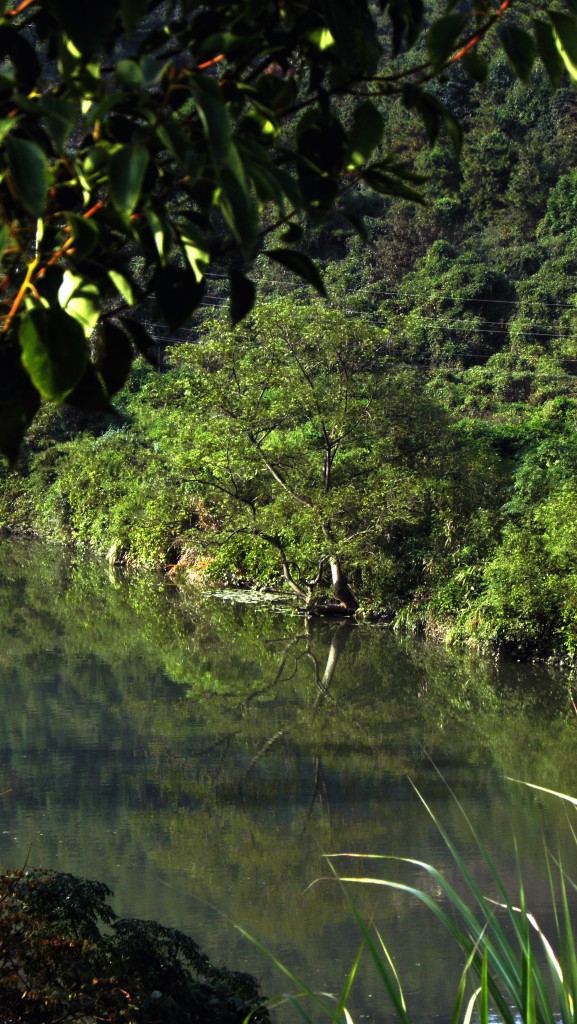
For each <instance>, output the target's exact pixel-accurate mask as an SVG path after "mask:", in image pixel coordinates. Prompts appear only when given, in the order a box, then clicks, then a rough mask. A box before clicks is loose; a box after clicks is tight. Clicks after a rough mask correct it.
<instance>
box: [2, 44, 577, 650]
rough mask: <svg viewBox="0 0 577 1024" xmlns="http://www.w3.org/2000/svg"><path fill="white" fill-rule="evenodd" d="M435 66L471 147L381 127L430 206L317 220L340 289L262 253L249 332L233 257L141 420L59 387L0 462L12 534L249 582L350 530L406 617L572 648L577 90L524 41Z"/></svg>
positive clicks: (145, 396) (299, 565) (320, 244)
mask: <svg viewBox="0 0 577 1024" xmlns="http://www.w3.org/2000/svg"><path fill="white" fill-rule="evenodd" d="M437 89H438V90H439V95H440V96H441V97H442V98H443V99H444V100H446V101H447V102H450V103H451V104H452V105H453V107H456V108H457V113H458V115H459V117H460V118H461V120H462V122H463V123H464V125H465V127H466V134H465V144H464V148H463V153H462V157H461V160H460V162H458V161H457V160H456V158H455V156H454V154H453V152H452V150H451V149H450V147H449V146H448V144H447V145H445V144H444V143H441V144H437V146H436V147H435V148H434V149H432V150H424V149H423V148H422V137H421V131H422V129H421V126H420V122H419V121H418V120H417V118H416V117H415V116H414V115H413V114H412V113H410V112H409V111H407V109H406V108H405V107H403V106H401V105H400V104H398V105H396V106H395V105H393V106H392V107H391V109H390V111H389V115H388V118H387V121H386V124H385V139H384V145H385V146H386V148H387V149H388V148H392V147H395V146H396V147H397V149H398V151H399V155H400V157H403V158H405V157H406V158H413V157H416V163H417V168H418V170H419V171H420V172H422V174H423V175H425V176H426V180H425V181H424V183H423V185H422V186H421V188H422V190H423V193H424V195H425V198H426V205H424V206H421V205H418V204H412V203H409V202H405V201H403V200H397V199H390V198H386V197H379V196H375V195H374V194H369V193H368V192H365V191H364V190H363V189H362V188H359V189H357V191H356V192H355V193H354V196H353V197H352V199H351V202H353V205H354V206H355V208H356V211H357V213H358V214H359V215H362V217H363V220H364V223H365V225H366V227H367V231H368V234H369V238H370V243H371V244H370V245H369V246H368V247H367V246H365V245H364V244H363V243H362V242H361V241H360V240H359V239H358V238H353V239H351V238H350V237H349V236H348V235H347V234H346V232H345V231H344V228H343V226H342V223H341V222H339V221H338V220H337V219H336V218H333V219H331V217H328V218H327V219H326V220H325V221H324V222H323V223H322V224H320V225H319V226H318V228H316V229H315V231H313V232H312V233H311V234H310V235H309V236H308V237H307V242H306V245H307V251H308V252H309V254H310V255H311V256H313V257H314V258H315V259H316V260H317V261H319V262H320V263H321V265H322V267H323V271H324V277H325V281H326V283H327V288H328V291H329V296H330V298H329V300H328V301H324V300H319V299H314V300H311V298H310V296H309V295H308V294H307V291H306V288H305V286H304V285H298V286H297V285H295V284H294V279H292V278H291V277H290V275H289V274H288V273H285V272H284V271H282V270H280V269H278V268H277V269H275V268H274V267H273V266H272V264H271V263H270V261H268V262H267V265H266V266H262V267H259V266H258V263H257V269H258V275H259V293H260V294H261V295H262V298H261V300H260V302H259V304H258V305H257V306H256V307H255V310H254V311H253V314H252V315H251V318H250V319H249V321H248V322H247V323H246V324H245V325H244V326H241V327H239V328H236V329H235V330H234V331H233V330H232V329H230V328H229V327H228V326H227V322H226V317H225V312H224V310H221V303H222V299H221V284H222V282H221V280H220V278H219V277H218V275H217V272H214V276H212V277H209V291H208V293H207V295H206V297H205V299H204V305H203V307H202V309H201V310H200V312H199V313H198V314H197V316H196V320H195V321H194V323H193V325H192V327H191V328H190V330H189V331H187V332H182V333H179V332H175V334H178V337H176V336H174V337H173V339H172V341H173V342H174V343H173V344H170V345H169V346H168V348H167V349H166V358H165V363H164V367H163V370H162V372H161V373H156V372H154V371H152V370H151V369H149V368H148V367H147V366H145V364H144V363H142V364H138V365H137V366H136V368H135V370H134V372H133V375H132V377H131V378H130V380H129V382H128V384H127V386H126V388H125V389H124V391H123V392H122V393H121V395H120V397H119V402H118V406H119V409H120V412H121V414H122V416H123V418H120V419H114V418H106V417H100V418H90V417H88V416H87V415H86V414H80V413H78V412H74V411H73V410H70V409H61V410H57V409H56V410H55V409H54V408H52V407H50V408H48V407H46V408H44V409H43V410H41V413H40V416H39V417H38V419H37V420H36V421H35V423H34V424H33V426H32V428H31V430H30V432H29V435H28V439H27V442H26V444H25V447H24V450H23V452H22V455H21V459H20V463H19V465H18V467H17V469H16V470H15V471H8V470H3V475H2V487H1V492H0V523H1V525H2V528H3V529H4V530H5V531H19V532H23V531H29V532H31V533H34V534H36V535H39V536H43V537H49V538H52V539H59V540H62V541H64V542H67V543H68V542H70V543H77V544H82V545H88V546H89V547H91V548H93V549H94V550H96V551H99V552H102V553H103V554H108V555H109V557H110V558H111V559H114V560H124V561H125V562H129V563H133V564H152V563H158V564H161V563H162V564H167V563H169V564H171V565H172V564H175V563H178V562H179V561H184V562H186V564H187V565H188V566H189V567H195V569H196V574H197V576H198V577H203V578H205V577H206V576H208V577H209V578H211V579H213V580H216V579H218V580H225V581H226V582H228V583H234V584H246V583H256V584H260V585H265V584H266V585H273V584H274V585H277V584H279V583H280V582H281V581H282V578H283V574H284V576H285V578H286V576H287V572H286V566H288V571H289V573H290V575H291V576H292V578H293V580H295V581H297V583H298V585H299V586H300V588H301V590H303V592H304V591H306V589H307V584H308V582H310V581H311V579H312V578H313V577H315V575H320V582H319V586H320V587H321V589H322V586H323V583H324V584H326V585H327V586H328V564H327V562H326V560H325V562H324V563H323V558H325V559H326V556H327V552H328V547H329V546H330V545H332V547H333V548H334V550H335V551H337V552H338V555H339V558H340V559H341V561H342V564H343V567H344V569H345V571H346V573H347V576H348V577H349V580H350V582H351V585H352V586H353V589H354V591H355V593H356V594H357V596H358V598H359V599H360V601H361V603H362V605H363V607H364V608H365V609H366V610H367V611H370V612H374V613H379V614H382V615H384V616H385V617H386V618H387V619H389V620H391V621H394V622H396V623H397V625H399V626H403V627H405V628H420V627H425V628H427V629H429V630H430V631H434V632H436V633H437V634H442V635H444V636H446V637H448V638H450V639H451V638H452V639H456V640H459V641H462V642H465V643H470V644H474V645H477V646H479V647H482V648H483V649H499V650H500V651H502V652H505V653H507V654H511V655H514V656H516V657H534V656H540V657H549V656H554V657H572V656H573V655H574V653H575V650H576V647H577V556H576V554H575V551H576V546H575V533H576V531H577V511H576V508H577V506H576V500H575V499H576V498H577V484H576V482H575V480H576V476H575V470H576V468H577V467H576V457H577V446H576V442H575V425H576V417H577V395H576V392H575V373H576V369H577V352H576V351H575V347H576V346H575V336H574V326H575V316H576V312H577V305H576V302H575V272H576V270H577V234H576V229H575V202H576V200H575V185H576V182H577V178H576V175H577V172H576V171H575V169H574V156H573V154H574V151H575V143H576V141H577V140H576V133H577V127H576V126H577V118H576V116H575V115H576V113H577V110H576V106H577V96H576V94H575V93H574V92H573V91H572V90H571V89H570V88H569V86H566V87H565V86H562V87H561V88H560V89H559V90H558V91H556V92H553V91H552V90H551V86H550V84H549V81H548V79H547V77H546V76H545V74H538V73H537V74H536V75H534V76H533V79H532V81H531V84H530V86H524V85H523V84H521V83H520V82H519V81H517V80H516V79H515V78H514V76H513V75H512V73H511V72H510V70H509V68H508V66H507V64H506V62H505V60H504V58H503V59H498V58H496V59H495V60H494V61H493V62H492V64H491V65H490V69H489V75H488V78H487V81H486V82H485V83H479V84H475V83H474V82H472V81H471V79H469V78H466V77H465V75H464V73H462V74H460V76H459V75H457V77H456V79H455V80H452V81H451V83H447V84H445V85H443V84H440V85H438V86H437ZM185 336H186V337H188V338H192V339H193V340H194V341H195V344H193V345H191V346H181V345H180V344H179V343H178V342H179V341H180V340H183V339H184V337H185ZM79 426H81V427H83V430H82V432H81V433H80V434H79V433H78V427H79ZM331 460H332V461H331ZM327 473H328V475H327ZM327 530H328V533H329V534H330V545H328V542H327ZM319 569H320V574H319Z"/></svg>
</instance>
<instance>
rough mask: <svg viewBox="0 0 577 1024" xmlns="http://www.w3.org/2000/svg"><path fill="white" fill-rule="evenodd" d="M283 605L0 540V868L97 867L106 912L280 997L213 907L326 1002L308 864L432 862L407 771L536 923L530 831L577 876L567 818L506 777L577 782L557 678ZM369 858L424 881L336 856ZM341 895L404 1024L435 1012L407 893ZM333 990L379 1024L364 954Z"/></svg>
mask: <svg viewBox="0 0 577 1024" xmlns="http://www.w3.org/2000/svg"><path fill="white" fill-rule="evenodd" d="M287 607H288V609H289V610H288V611H287V608H285V609H284V610H283V609H282V608H275V607H270V608H268V607H262V606H259V607H255V606H250V605H240V604H237V603H233V602H232V601H227V600H222V599H216V598H214V597H212V598H208V597H206V596H205V597H200V596H199V595H195V594H192V593H190V592H189V593H184V592H182V591H180V590H179V589H177V588H170V587H166V586H165V585H164V584H162V583H161V582H160V581H159V580H158V579H156V578H155V577H143V578H139V579H137V580H133V581H126V580H124V579H122V578H121V577H119V576H117V575H115V574H109V573H107V570H106V567H103V566H102V565H101V564H94V563H92V562H86V561H76V562H71V561H70V560H69V559H68V558H67V557H66V556H65V555H64V554H63V553H62V552H61V551H59V550H51V549H50V550H46V549H42V548H36V547H32V548H30V547H28V546H25V545H23V544H14V543H12V542H10V543H9V542H7V541H4V542H2V545H1V546H0V666H1V678H2V685H1V687H0V793H3V795H2V796H1V797H0V862H2V863H3V864H4V865H6V866H10V867H20V866H22V865H23V864H24V862H25V861H26V860H28V863H30V864H36V865H44V866H47V867H53V868H55V869H57V870H62V871H72V872H74V873H76V874H80V875H85V876H88V877H95V878H99V879H101V880H103V881H105V882H107V883H108V884H109V885H110V886H111V888H112V889H114V891H115V894H116V897H115V907H116V909H117V910H118V911H119V913H121V914H123V915H129V916H138V917H154V918H157V919H159V920H161V921H162V922H163V923H165V924H170V925H175V926H177V927H179V928H182V929H183V930H185V931H187V932H189V933H190V934H192V935H193V936H194V937H195V938H196V939H197V941H199V942H200V944H201V945H202V946H203V947H204V948H205V949H206V951H207V952H208V953H209V955H211V956H213V957H214V958H216V959H217V960H223V961H225V962H227V963H228V964H229V965H230V966H233V967H235V968H237V969H246V970H250V971H252V972H253V973H255V974H257V975H258V976H259V977H261V978H262V980H263V987H264V989H265V991H266V992H267V993H269V994H272V993H275V992H279V991H283V990H286V989H287V988H289V987H290V986H289V985H288V983H287V982H286V981H284V980H283V979H282V978H281V976H280V975H279V974H278V973H275V971H274V969H273V968H269V966H268V964H267V962H266V960H264V958H263V956H262V954H261V953H259V951H258V950H257V949H256V948H254V947H253V946H251V945H250V944H249V943H248V942H247V941H246V939H244V938H243V937H242V936H241V934H240V933H239V932H238V931H236V930H235V929H234V927H233V925H232V924H231V923H230V920H229V919H232V920H234V921H236V922H238V923H240V924H241V925H243V926H244V927H245V928H246V929H247V930H248V931H249V932H251V933H252V934H253V935H255V936H256V937H258V939H260V940H261V941H262V942H264V943H265V944H266V945H267V946H268V947H269V948H270V949H271V951H273V952H274V953H275V954H276V955H277V956H278V957H279V958H280V959H282V960H284V961H285V962H287V963H288V964H289V965H290V967H291V968H292V969H293V970H295V971H297V972H300V973H302V975H303V976H304V977H305V978H306V979H307V981H308V982H309V983H310V984H311V985H313V986H316V987H318V988H322V989H325V990H331V991H335V990H337V989H338V987H339V985H340V983H341V981H342V978H343V975H344V973H345V971H346V970H347V969H348V967H349V966H350V964H351V963H352V961H353V959H354V956H355V953H356V950H357V948H358V943H359V937H358V935H357V933H356V932H355V929H354V926H353V925H352V924H351V919H350V912H349V911H348V910H347V907H346V904H345V901H344V898H343V896H342V894H341V893H340V891H339V889H338V887H337V886H336V885H335V883H334V882H333V881H330V880H328V879H326V877H325V878H324V880H323V877H322V876H326V875H327V869H326V864H325V863H324V861H323V854H324V853H336V852H343V851H354V852H358V853H382V854H387V855H393V856H394V855H398V856H405V857H415V858H419V859H422V860H427V861H431V862H433V863H435V864H436V865H437V866H438V867H441V868H445V869H446V870H447V872H448V874H449V875H450V876H452V875H453V874H454V871H453V869H452V867H451V864H450V862H449V858H448V855H447V853H446V850H445V848H444V846H443V843H442V841H441V839H440V837H439V834H438V832H437V830H436V828H435V825H434V824H433V822H432V821H431V819H430V817H429V816H428V815H427V813H426V810H425V809H424V808H423V806H422V804H421V803H420V801H419V799H418V797H417V796H416V795H415V791H414V789H413V787H412V785H411V783H413V784H414V785H415V786H416V787H417V788H418V790H419V791H420V793H421V794H422V795H423V796H424V797H425V799H426V800H427V801H428V803H429V804H430V805H431V806H432V808H433V809H434V811H435V813H436V814H437V815H438V816H439V818H440V819H441V820H442V822H443V824H444V825H445V826H446V827H447V829H448V830H449V832H450V834H451V836H452V838H453V839H455V841H456V842H457V843H458V845H459V848H460V850H461V852H462V853H463V854H464V855H465V857H466V859H467V861H468V864H469V866H470V867H471V868H472V869H474V871H475V874H476V876H477V878H478V879H479V880H480V881H481V882H482V883H483V884H484V885H486V887H487V889H490V884H491V883H490V880H489V879H488V878H487V877H486V871H485V870H484V868H483V866H482V864H481V863H480V857H479V854H478V851H477V849H476V846H475V843H474V842H473V840H472V838H471V834H470V831H469V830H468V826H467V824H466V822H465V820H464V818H463V816H462V814H461V812H460V811H459V808H458V806H457V804H456V802H455V799H454V797H453V796H451V794H450V793H449V790H448V785H449V786H450V787H451V788H452V790H453V793H454V794H455V796H456V797H458V799H459V801H460V802H461V803H462V806H463V808H464V809H465V810H466V812H467V814H468V815H469V817H470V819H471V821H472V823H473V825H475V826H476V827H477V828H478V829H479V831H480V832H482V834H483V837H484V839H485V841H486V843H487V846H488V847H489V850H490V852H491V853H492V854H493V855H494V857H495V858H496V860H497V863H498V865H499V868H500V870H501V873H502V875H503V877H504V878H505V880H506V881H507V880H509V881H510V883H511V886H512V888H514V887H515V879H516V877H517V872H518V866H517V859H516V857H517V855H516V853H515V842H516V844H517V849H518V851H519V858H520V860H521V862H522V868H523V876H524V882H525V887H526V891H527V894H528V902H529V905H530V909H531V910H533V912H534V913H536V915H537V916H538V917H540V919H541V923H542V924H544V925H547V923H548V921H549V908H548V883H547V879H546V877H545V872H544V867H543V847H544V843H545V844H547V846H548V847H549V848H551V849H552V850H553V851H554V852H555V853H556V854H557V853H560V855H561V857H562V859H563V862H564V864H565V866H566V867H567V868H568V870H569V871H570V872H573V876H574V877H575V876H576V875H577V865H575V845H574V842H573V839H572V837H571V832H570V827H569V826H570V824H573V822H572V821H568V819H567V816H566V815H567V812H566V810H565V807H566V805H563V804H561V803H560V802H557V801H555V800H554V799H553V798H549V797H545V796H542V795H539V794H537V793H535V792H534V791H531V790H528V789H526V788H525V787H523V786H520V785H517V784H515V783H512V782H509V781H507V778H506V777H507V776H514V777H515V778H518V779H526V780H529V781H532V782H536V783H540V784H542V785H544V786H548V787H550V788H552V789H558V788H560V789H563V790H564V791H566V792H572V793H574V794H577V758H576V756H575V753H576V748H577V719H576V716H575V713H574V712H573V710H572V707H571V700H570V693H569V689H568V685H567V682H566V681H565V680H564V678H563V677H562V676H560V675H558V674H556V673H555V672H553V671H550V670H548V669H546V668H544V667H539V668H535V667H527V666H522V665H516V664H513V665H511V664H508V665H497V664H495V663H493V662H492V661H489V660H482V659H479V658H477V657H473V656H463V655H455V654H450V653H449V652H446V651H442V650H439V649H436V648H435V647H432V646H430V645H426V644H422V643H417V642H415V641H411V642H402V641H399V640H398V639H395V638H394V637H391V636H390V635H388V634H387V633H386V632H383V631H380V630H378V629H376V628H371V627H367V626H362V625H360V626H351V625H346V626H338V625H335V624H333V623H331V624H327V623H314V624H313V625H312V626H310V627H307V626H306V625H305V623H304V622H303V620H302V618H300V617H299V616H297V615H294V614H291V613H290V606H287ZM433 765H435V766H436V767H437V768H438V769H439V770H440V772H442V775H443V779H444V781H442V780H441V779H440V778H439V775H438V774H437V771H436V770H435V767H433ZM369 871H371V872H373V873H376V874H377V875H378V874H379V873H380V874H381V876H383V877H384V876H385V875H387V876H388V877H394V878H402V879H403V880H405V881H408V882H410V883H413V884H414V883H425V877H424V875H423V873H422V872H421V873H419V872H417V871H416V870H415V869H410V868H408V867H406V866H405V867H399V866H396V865H395V864H394V863H390V862H389V863H387V864H386V865H383V864H379V862H374V861H365V862H364V863H363V862H359V863H358V865H357V864H355V862H347V872H348V873H359V874H364V873H368V872H369ZM315 879H320V880H319V881H317V882H316V884H314V885H313V886H312V887H311V883H312V882H314V881H315ZM431 891H432V892H433V891H434V890H433V889H431ZM357 896H358V899H359V902H360V905H361V907H362V909H363V911H364V912H365V913H366V914H367V916H368V915H371V914H374V916H375V920H376V921H377V923H378V925H379V927H380V930H381V932H382V934H383V937H384V938H385V940H386V942H387V944H388V946H389V948H390V950H391V952H392V953H393V955H394V958H395V963H396V966H397V968H398V970H399V973H400V975H401V979H402V982H403V985H404V988H405V993H406V995H407V999H408V1002H409V1010H410V1012H411V1013H412V1015H413V1018H414V1019H415V1020H419V1021H423V1022H427V1021H433V1020H436V1019H438V1018H441V1017H443V1018H444V1019H446V1018H447V1016H448V1014H449V1013H450V1010H451V1009H452V1002H451V1001H452V997H453V993H454V990H455V987H456V983H457V978H458V976H459V973H460V970H461V967H462V963H461V959H460V955H459V952H458V951H457V950H456V949H455V948H454V947H453V946H452V944H451V943H450V941H449V939H448V938H447V937H446V936H444V935H443V934H440V933H439V932H438V931H437V930H436V929H435V927H434V923H433V921H432V920H431V918H430V916H429V915H428V914H427V912H426V911H425V910H424V909H422V908H421V907H420V906H419V905H418V904H417V903H416V902H414V901H411V900H410V899H408V898H407V897H405V896H402V895H400V894H398V893H392V892H388V893H387V891H385V890H384V889H382V888H381V889H379V888H371V889H370V890H369V889H362V890H361V889H359V890H358V891H357ZM352 1003H353V1005H354V1007H355V1009H356V1010H357V1013H358V1017H359V1019H363V1018H364V1019H367V1020H371V1019H373V1018H374V1019H378V1020H384V1019H386V1018H387V1019H391V1014H390V1013H388V1011H387V1008H386V1001H385V1000H384V999H383V996H382V993H381V991H380V989H379V986H378V982H377V980H376V979H375V977H374V974H373V972H372V971H371V969H370V966H369V965H367V967H366V968H365V969H363V970H362V971H361V975H360V979H359V983H358V985H356V989H355V993H354V997H353V1000H352Z"/></svg>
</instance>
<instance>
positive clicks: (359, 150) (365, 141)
mask: <svg viewBox="0 0 577 1024" xmlns="http://www.w3.org/2000/svg"><path fill="white" fill-rule="evenodd" d="M384 127H385V125H384V121H383V118H382V115H381V114H380V113H379V111H378V110H377V108H376V107H375V106H374V104H373V103H371V101H370V100H366V101H365V102H364V103H361V104H360V105H359V106H358V107H357V108H356V110H355V112H354V115H353V123H352V126H351V130H350V132H349V133H348V136H347V142H348V150H349V160H350V164H349V166H352V167H360V166H361V165H362V164H364V163H366V161H367V160H368V159H369V158H370V157H371V156H372V154H373V152H374V151H375V149H376V148H377V146H379V145H380V143H381V141H382V138H383V131H384Z"/></svg>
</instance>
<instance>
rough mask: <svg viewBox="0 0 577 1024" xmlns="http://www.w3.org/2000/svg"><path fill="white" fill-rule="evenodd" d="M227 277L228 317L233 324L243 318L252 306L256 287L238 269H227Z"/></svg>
mask: <svg viewBox="0 0 577 1024" xmlns="http://www.w3.org/2000/svg"><path fill="white" fill-rule="evenodd" d="M228 278H229V281H230V318H231V320H232V322H233V324H238V323H239V322H240V321H241V320H244V318H245V316H247V315H248V314H249V313H250V311H251V309H252V307H253V306H254V300H255V298H256V288H255V285H254V282H253V281H251V280H250V279H249V278H248V277H246V276H245V275H244V274H243V273H241V271H240V270H229V272H228Z"/></svg>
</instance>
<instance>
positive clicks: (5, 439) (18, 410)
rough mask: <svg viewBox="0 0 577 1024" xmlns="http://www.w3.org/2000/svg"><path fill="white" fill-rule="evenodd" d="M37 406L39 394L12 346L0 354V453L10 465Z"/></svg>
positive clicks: (18, 352)
mask: <svg viewBox="0 0 577 1024" xmlns="http://www.w3.org/2000/svg"><path fill="white" fill-rule="evenodd" d="M39 406H40V395H39V394H38V391H37V390H36V388H35V387H34V385H33V384H32V381H31V380H30V377H29V375H28V374H27V373H26V371H25V370H24V368H23V366H22V362H21V359H20V350H19V349H18V348H16V347H15V346H13V347H10V348H7V349H5V350H4V351H3V353H2V376H1V378H0V452H2V454H3V455H4V456H5V457H6V458H7V459H8V461H9V462H10V463H11V464H13V463H14V462H15V461H16V459H17V458H18V453H19V451H20V445H21V443H22V438H23V437H24V434H25V433H26V431H27V429H28V427H29V426H30V424H31V422H32V420H33V419H34V417H35V415H36V413H37V411H38V408H39Z"/></svg>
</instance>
